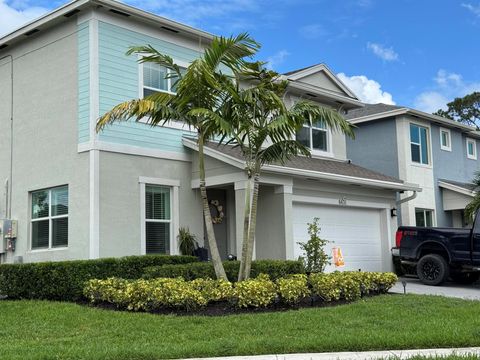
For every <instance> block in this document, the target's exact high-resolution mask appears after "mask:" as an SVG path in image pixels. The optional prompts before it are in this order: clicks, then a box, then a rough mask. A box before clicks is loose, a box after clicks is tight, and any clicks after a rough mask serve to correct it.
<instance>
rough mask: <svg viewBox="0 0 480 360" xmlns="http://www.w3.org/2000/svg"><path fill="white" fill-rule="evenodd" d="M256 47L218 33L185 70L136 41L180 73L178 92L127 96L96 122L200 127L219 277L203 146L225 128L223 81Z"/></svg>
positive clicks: (150, 58)
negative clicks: (220, 112) (221, 111)
mask: <svg viewBox="0 0 480 360" xmlns="http://www.w3.org/2000/svg"><path fill="white" fill-rule="evenodd" d="M258 49H259V44H258V43H256V42H255V41H254V40H253V39H252V38H250V37H249V36H248V34H245V33H244V34H240V35H238V36H235V37H229V38H224V37H215V38H214V39H213V40H212V43H211V44H210V46H209V47H207V48H206V49H205V51H204V53H203V55H202V56H201V57H199V58H198V59H196V60H194V61H193V62H192V63H191V64H190V66H189V67H188V68H187V70H186V72H185V73H182V72H181V71H180V67H179V66H178V65H176V64H175V63H174V61H173V60H172V58H171V57H169V56H167V55H165V54H161V53H160V52H158V51H157V50H156V49H154V48H153V47H152V46H150V45H147V46H140V47H132V48H130V49H129V51H128V52H127V54H128V55H131V54H134V53H135V54H141V55H143V56H142V58H141V59H140V60H139V61H140V62H153V63H156V64H159V65H161V66H164V67H166V68H168V69H169V70H170V72H171V75H169V76H170V77H172V78H173V77H175V78H176V79H177V80H176V82H175V85H176V89H177V93H176V95H171V94H167V93H155V94H152V95H149V96H147V97H145V98H143V99H136V100H130V101H126V102H124V103H121V104H119V105H117V106H115V107H114V108H113V109H112V110H110V111H109V112H107V113H106V114H104V115H103V116H102V117H101V118H100V119H99V120H98V122H97V131H100V130H102V129H103V128H104V127H105V126H106V125H108V124H111V123H114V122H116V121H126V120H129V119H135V121H139V120H141V119H143V120H145V119H146V121H147V123H148V124H149V125H151V126H158V125H164V124H165V123H167V122H168V121H170V120H180V121H183V122H184V123H185V124H187V125H189V126H190V127H191V128H193V129H195V130H196V131H197V134H198V135H197V141H198V157H199V177H200V193H201V197H202V204H203V214H204V218H205V226H206V232H207V239H208V245H209V249H210V255H211V258H212V262H213V265H214V268H215V274H216V276H217V278H219V279H225V280H226V279H227V276H226V274H225V270H224V268H223V264H222V261H221V258H220V254H219V252H218V247H217V242H216V239H215V232H214V229H213V223H212V219H211V214H210V208H209V203H208V198H207V188H206V183H205V162H204V151H203V148H204V144H205V142H206V141H208V140H209V139H211V138H213V137H214V136H215V135H216V134H217V133H219V132H222V131H225V129H224V128H225V127H226V126H227V122H226V121H225V120H224V119H223V118H221V117H220V116H219V115H218V113H217V109H218V108H219V106H220V104H221V102H222V99H223V98H225V96H224V90H223V89H222V88H221V87H220V84H229V83H232V82H233V81H235V77H234V76H233V75H234V74H236V73H238V72H241V71H242V70H243V69H244V67H245V65H246V63H247V62H246V60H245V59H246V58H247V57H250V56H252V55H254V54H255V53H256V52H257V51H258ZM222 68H223V71H222ZM225 71H226V72H227V73H226V72H225ZM228 73H230V74H228ZM222 129H223V130H222Z"/></svg>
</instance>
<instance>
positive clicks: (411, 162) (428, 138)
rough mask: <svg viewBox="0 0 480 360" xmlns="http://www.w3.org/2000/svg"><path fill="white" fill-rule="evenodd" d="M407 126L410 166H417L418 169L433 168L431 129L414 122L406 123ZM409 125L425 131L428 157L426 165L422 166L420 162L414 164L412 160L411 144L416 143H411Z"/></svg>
mask: <svg viewBox="0 0 480 360" xmlns="http://www.w3.org/2000/svg"><path fill="white" fill-rule="evenodd" d="M407 124H408V128H407V131H408V152H409V154H410V164H411V165H413V166H418V167H427V168H431V167H432V166H433V159H432V149H431V143H432V141H431V138H430V137H431V130H432V129H431V128H430V126H429V125H426V124H423V123H419V122H416V121H409V122H407ZM410 124H413V125H416V126H419V127H423V128H425V129H427V156H428V163H426V164H424V163H422V162H415V161H413V160H412V143H413V144H417V143H414V142H412V137H411V133H410ZM417 145H420V144H417ZM420 153H421V149H420Z"/></svg>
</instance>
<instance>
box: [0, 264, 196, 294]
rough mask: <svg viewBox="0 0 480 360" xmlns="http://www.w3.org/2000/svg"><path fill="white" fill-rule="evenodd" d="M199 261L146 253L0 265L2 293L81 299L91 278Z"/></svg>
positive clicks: (129, 274) (134, 276) (130, 274)
mask: <svg viewBox="0 0 480 360" xmlns="http://www.w3.org/2000/svg"><path fill="white" fill-rule="evenodd" d="M195 261H198V260H197V258H196V257H193V256H167V255H145V256H127V257H123V258H106V259H96V260H75V261H61V262H43V263H28V264H3V265H0V295H7V296H8V297H9V298H12V299H46V300H63V301H77V300H79V299H81V298H82V291H83V287H84V285H85V282H86V281H87V280H90V279H106V278H109V277H119V278H124V279H138V278H140V277H141V276H142V275H143V272H144V268H145V267H149V266H163V265H171V264H186V263H192V262H195Z"/></svg>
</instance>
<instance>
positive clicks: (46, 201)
mask: <svg viewBox="0 0 480 360" xmlns="http://www.w3.org/2000/svg"><path fill="white" fill-rule="evenodd" d="M31 195H32V209H31V210H32V212H31V214H32V220H31V228H30V231H31V239H32V250H35V249H51V248H56V247H66V246H68V186H61V187H56V188H51V189H45V190H39V191H34V192H32V194H31Z"/></svg>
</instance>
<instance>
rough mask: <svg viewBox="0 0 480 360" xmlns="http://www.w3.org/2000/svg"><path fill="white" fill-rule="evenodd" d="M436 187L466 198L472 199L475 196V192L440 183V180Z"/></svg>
mask: <svg viewBox="0 0 480 360" xmlns="http://www.w3.org/2000/svg"><path fill="white" fill-rule="evenodd" d="M438 186H440V187H441V188H444V189H447V190H451V191H454V192H457V193H459V194H463V195H467V196H471V197H474V196H475V195H476V191H471V190H468V189H465V188H462V187H460V186H456V185H453V184H450V183H446V182H444V181H441V180H439V181H438Z"/></svg>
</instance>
